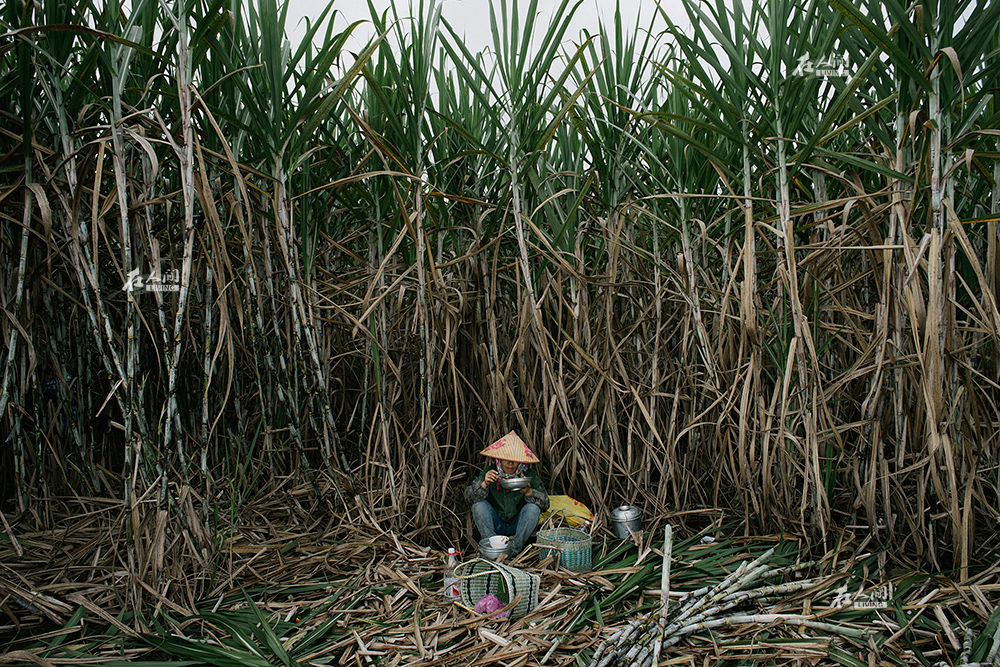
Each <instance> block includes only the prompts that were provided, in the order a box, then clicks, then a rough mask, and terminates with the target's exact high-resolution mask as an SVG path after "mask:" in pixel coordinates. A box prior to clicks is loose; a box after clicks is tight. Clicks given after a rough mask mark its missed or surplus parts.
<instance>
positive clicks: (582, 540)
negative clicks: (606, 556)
mask: <svg viewBox="0 0 1000 667" xmlns="http://www.w3.org/2000/svg"><path fill="white" fill-rule="evenodd" d="M535 544H537V545H538V546H539V547H541V549H542V552H541V556H542V558H544V557H545V556H547V555H548V554H549V552H551V553H555V554H558V562H559V564H560V565H562V566H563V567H564V568H566V569H567V570H569V571H570V572H589V571H590V558H591V549H590V546H591V542H590V535H588V534H587V533H585V532H584V531H582V530H578V529H576V528H549V529H547V530H540V531H538V537H536V538H535Z"/></svg>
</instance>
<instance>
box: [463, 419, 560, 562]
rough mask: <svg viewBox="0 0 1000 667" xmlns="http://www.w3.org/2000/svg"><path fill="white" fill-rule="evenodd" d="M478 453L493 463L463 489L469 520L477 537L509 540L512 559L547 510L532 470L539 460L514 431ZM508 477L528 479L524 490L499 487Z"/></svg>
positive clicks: (507, 551)
mask: <svg viewBox="0 0 1000 667" xmlns="http://www.w3.org/2000/svg"><path fill="white" fill-rule="evenodd" d="M480 454H482V455H483V456H487V457H489V458H490V459H492V460H493V461H492V463H491V464H490V465H487V467H486V468H485V469H484V470H483V471H482V472H481V473H480V474H479V476H478V477H476V479H475V480H473V482H472V484H470V485H469V486H468V488H466V489H465V500H466V501H467V502H468V503H469V505H471V506H472V519H473V521H475V522H476V527H477V528H478V529H479V535H480V538H483V539H485V538H487V537H493V536H494V535H506V536H508V537H510V538H511V539H510V541H509V542H508V543H507V549H506V553H507V555H508V556H509V557H514V556H516V555H517V554H519V553H521V551H522V550H523V549H524V545H525V543H527V541H528V538H529V537H531V533H532V532H533V531H534V530H535V528H536V527H537V526H538V517H539V516H540V515H541V513H542V512H544V511H545V510H547V509H548V508H549V496H548V495H547V494H546V493H545V488H544V487H543V486H542V480H541V479H540V478H539V477H538V473H537V472H535V470H534V468H533V467H531V466H533V464H536V463H538V462H539V461H538V457H536V456H535V454H534V453H533V452H532V451H531V450H530V449H528V446H527V445H526V444H524V441H523V440H521V438H519V437H518V436H517V434H516V433H514V431H511V432H510V433H508V434H507V435H505V436H504V437H502V438H500V439H499V440H497V441H496V442H494V443H493V444H492V445H490V446H489V447H487V448H486V449H484V450H483V451H482V452H480ZM510 477H527V478H528V479H529V480H530V484H529V485H528V487H527V488H525V489H521V490H518V491H508V490H507V489H505V488H503V487H502V486H500V480H501V479H506V478H510Z"/></svg>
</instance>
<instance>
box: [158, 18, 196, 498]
mask: <svg viewBox="0 0 1000 667" xmlns="http://www.w3.org/2000/svg"><path fill="white" fill-rule="evenodd" d="M187 6H188V2H187V0H180V2H179V3H178V5H177V8H176V15H174V16H171V18H172V20H173V23H174V29H175V30H176V31H177V99H178V103H179V106H180V114H181V143H180V146H177V145H174V151H175V152H176V153H177V158H178V161H179V163H180V177H181V206H182V210H183V214H184V255H183V259H182V263H181V278H180V282H181V284H180V290H179V292H178V299H177V310H176V312H175V313H174V327H173V336H172V342H173V350H171V351H170V352H169V353H168V357H167V406H166V416H165V418H164V419H165V424H164V429H163V449H162V455H163V456H166V455H167V452H169V451H170V447H171V445H172V444H173V443H172V440H173V435H174V432H173V429H174V415H175V414H177V368H178V366H179V364H180V355H181V334H182V331H181V328H182V326H183V322H184V316H185V314H186V312H187V301H188V294H189V292H190V286H191V266H192V259H193V258H192V253H193V250H194V136H193V128H192V120H191V109H192V100H191V86H192V83H193V82H192V77H191V62H190V52H189V48H188V46H189V39H188V25H187V21H188V11H187ZM169 13H170V12H168V14H169ZM171 143H173V142H171ZM168 350H169V348H168ZM177 457H178V459H179V461H180V464H181V471H182V475H183V474H184V472H183V471H185V469H186V454H185V450H184V441H183V438H182V437H181V434H180V433H178V437H177ZM165 497H166V484H164V486H163V492H161V497H160V500H161V502H162V501H163V500H164V498H165Z"/></svg>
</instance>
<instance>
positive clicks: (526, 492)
mask: <svg viewBox="0 0 1000 667" xmlns="http://www.w3.org/2000/svg"><path fill="white" fill-rule="evenodd" d="M521 493H523V494H524V495H528V494H529V493H531V484H529V485H528V486H526V487H524V488H523V489H521Z"/></svg>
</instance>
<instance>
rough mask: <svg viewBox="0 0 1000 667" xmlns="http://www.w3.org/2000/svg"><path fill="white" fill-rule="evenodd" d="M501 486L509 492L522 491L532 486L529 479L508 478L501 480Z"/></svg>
mask: <svg viewBox="0 0 1000 667" xmlns="http://www.w3.org/2000/svg"><path fill="white" fill-rule="evenodd" d="M500 486H502V487H503V488H505V489H507V490H508V491H520V490H521V489H526V488H528V487H529V486H531V480H530V479H529V478H527V477H507V478H506V479H501V480H500Z"/></svg>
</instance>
